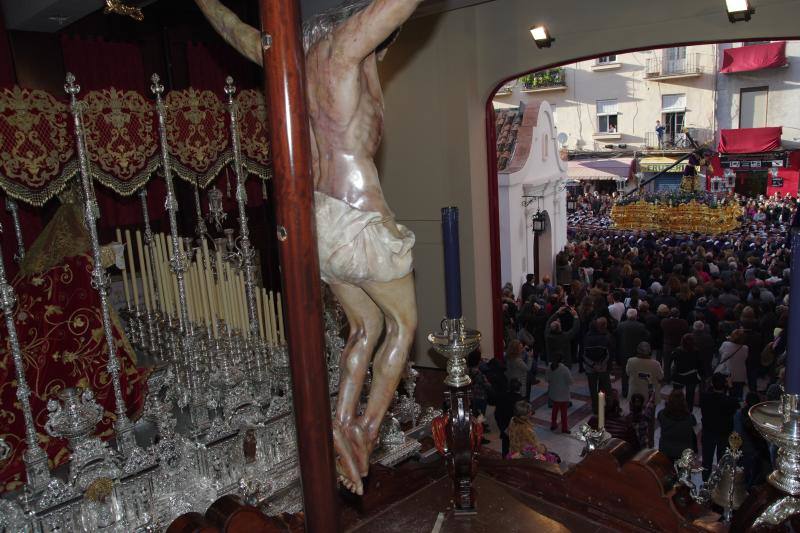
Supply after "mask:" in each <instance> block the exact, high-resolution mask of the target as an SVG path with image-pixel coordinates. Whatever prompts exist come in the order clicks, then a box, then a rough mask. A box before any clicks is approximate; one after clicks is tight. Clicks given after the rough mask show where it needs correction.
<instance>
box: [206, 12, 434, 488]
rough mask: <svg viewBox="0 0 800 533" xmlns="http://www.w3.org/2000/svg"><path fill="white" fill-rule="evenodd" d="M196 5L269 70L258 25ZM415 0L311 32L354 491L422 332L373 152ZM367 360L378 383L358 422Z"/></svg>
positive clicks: (407, 246)
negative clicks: (394, 51)
mask: <svg viewBox="0 0 800 533" xmlns="http://www.w3.org/2000/svg"><path fill="white" fill-rule="evenodd" d="M195 1H196V2H197V5H198V6H199V7H200V9H201V10H202V11H203V13H204V14H205V16H206V18H207V19H208V20H209V22H210V23H211V25H212V26H214V28H215V29H216V30H217V31H218V32H219V33H220V34H221V35H222V37H223V38H224V39H225V40H226V41H227V42H228V43H229V44H231V45H232V46H233V47H234V48H236V49H237V50H238V51H239V52H240V53H242V54H243V55H245V56H246V57H248V58H249V59H251V60H252V61H254V62H256V63H258V64H262V51H261V35H260V32H259V31H258V30H256V29H255V28H252V27H250V26H247V25H246V24H244V23H242V22H241V20H239V19H238V17H236V15H235V14H233V13H232V12H231V11H230V10H228V9H227V8H225V7H224V6H222V5H221V4H220V3H219V1H218V0H195ZM419 2H420V0H372V1H369V0H356V1H355V2H352V1H351V2H348V3H346V4H342V5H340V6H339V7H337V8H335V9H333V10H331V11H328V12H324V13H322V14H320V15H317V16H315V17H313V18H312V19H311V20H310V21H308V22H307V23H305V24H304V25H303V46H304V48H305V52H306V90H307V95H308V110H309V111H308V113H309V120H310V125H311V151H312V159H313V170H314V189H315V192H314V201H315V213H316V220H317V245H318V248H319V259H320V271H321V275H322V279H323V281H325V282H326V283H327V284H328V285H329V286H330V288H331V290H332V291H333V293H334V294H335V295H336V298H337V299H338V300H339V302H340V303H341V304H342V307H343V308H344V311H345V314H346V315H347V319H348V322H349V326H350V336H349V338H348V340H347V344H346V346H345V348H344V351H343V353H342V361H341V365H340V366H341V379H340V385H339V397H338V402H337V406H336V418H335V420H334V423H333V441H334V447H335V448H336V452H337V455H338V457H337V470H338V474H339V481H340V482H341V483H342V485H344V486H345V487H346V488H347V489H349V490H351V491H352V492H355V493H357V494H362V493H363V483H362V478H363V477H365V476H366V475H367V473H368V470H369V457H370V454H371V453H372V450H373V448H374V447H375V444H376V442H377V440H378V432H379V429H380V426H381V422H382V421H383V417H384V415H385V413H386V410H387V409H388V408H389V405H390V403H391V402H392V399H393V396H394V392H395V390H396V389H397V386H398V384H399V382H400V379H401V376H402V374H403V372H404V371H405V368H406V360H407V358H408V353H409V350H410V347H411V343H412V341H413V338H414V332H415V330H416V327H417V307H416V298H415V293H414V275H413V272H412V269H413V265H412V255H411V249H412V247H413V246H414V234H413V233H411V231H409V230H408V229H407V228H406V227H404V226H402V225H401V224H397V223H396V222H395V218H394V214H393V213H392V211H391V209H389V206H388V205H387V204H386V200H385V199H384V197H383V192H382V190H381V184H380V181H379V180H378V170H377V168H376V167H375V163H374V161H373V157H374V156H375V152H376V151H377V149H378V146H379V144H380V141H381V134H382V129H383V93H382V91H381V86H380V80H379V79H378V67H377V62H378V61H380V60H381V59H382V58H383V55H384V54H385V52H386V47H387V46H388V45H389V44H391V42H392V41H393V40H394V38H395V37H396V35H397V32H398V30H399V27H400V25H401V24H402V23H403V22H405V21H406V19H408V17H409V16H411V13H413V11H414V9H415V8H416V7H417V5H418V4H419ZM384 327H385V330H386V334H385V336H384V340H383V343H382V344H381V346H380V347H377V343H378V339H379V337H380V335H381V333H382V332H383V330H384ZM376 347H377V352H376V351H375V350H376ZM373 354H374V359H373ZM321 356H322V354H320V357H321ZM370 360H372V361H373V377H372V386H371V388H370V395H369V400H368V402H367V406H366V409H365V411H364V413H363V415H361V416H359V415H358V413H357V409H358V403H359V399H360V396H361V389H362V387H363V384H364V379H365V377H366V374H367V370H368V367H369V363H370Z"/></svg>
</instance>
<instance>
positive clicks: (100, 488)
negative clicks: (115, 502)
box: [84, 477, 114, 502]
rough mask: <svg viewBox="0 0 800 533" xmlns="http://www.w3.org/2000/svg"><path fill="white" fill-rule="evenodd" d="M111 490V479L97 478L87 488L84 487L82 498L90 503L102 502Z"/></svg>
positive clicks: (109, 494) (112, 486)
mask: <svg viewBox="0 0 800 533" xmlns="http://www.w3.org/2000/svg"><path fill="white" fill-rule="evenodd" d="M113 488H114V482H113V481H112V480H111V479H109V478H107V477H101V478H97V479H95V480H94V481H92V483H91V484H90V485H89V486H88V487H86V492H85V493H84V497H85V498H86V499H87V500H89V501H92V502H102V501H105V499H106V498H108V497H109V496H111V491H112V489H113Z"/></svg>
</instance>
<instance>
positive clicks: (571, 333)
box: [544, 306, 581, 367]
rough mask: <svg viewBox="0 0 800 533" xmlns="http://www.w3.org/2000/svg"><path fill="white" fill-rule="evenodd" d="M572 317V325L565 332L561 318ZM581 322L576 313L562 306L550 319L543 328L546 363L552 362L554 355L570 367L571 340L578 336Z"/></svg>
mask: <svg viewBox="0 0 800 533" xmlns="http://www.w3.org/2000/svg"><path fill="white" fill-rule="evenodd" d="M568 315H572V324H571V326H570V328H569V329H568V330H566V331H563V330H562V327H561V318H565V321H566V317H567V316H568ZM580 327H581V321H580V319H579V318H578V313H577V311H575V310H574V309H572V308H569V307H566V306H562V307H561V308H559V310H558V311H557V312H555V313H554V314H553V316H551V317H550V319H549V320H548V321H547V326H546V327H545V334H544V342H545V346H546V349H547V361H548V362H552V361H554V359H555V356H556V355H559V356H560V358H561V359H560V360H561V362H563V363H564V364H565V365H566V366H568V367H569V366H571V365H572V363H573V361H572V339H574V338H575V335H577V334H578V331H579V330H580Z"/></svg>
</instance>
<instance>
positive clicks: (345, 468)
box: [330, 283, 383, 494]
mask: <svg viewBox="0 0 800 533" xmlns="http://www.w3.org/2000/svg"><path fill="white" fill-rule="evenodd" d="M330 288H331V291H333V294H334V295H336V298H337V299H338V300H339V303H341V304H342V307H343V308H344V312H345V315H347V320H348V323H349V326H350V334H349V337H348V339H347V344H346V345H345V347H344V350H343V351H342V356H341V362H340V376H341V377H340V380H339V395H338V400H337V405H336V420H335V422H334V426H333V431H334V440H333V442H334V445H335V447H336V451H337V453H338V454H339V462H340V468H341V470H342V475H343V476H344V477H346V478H347V479H348V480H349V483H345V486H346V487H347V488H348V489H350V490H352V491H353V492H356V493H358V494H360V493H361V491H362V485H361V477H362V476H364V475H366V472H365V471H364V470H363V469H362V468H360V467H359V464H360V462H358V461H357V458H356V457H354V450H353V449H352V447H351V444H350V440H351V436H350V427H351V426H352V425H353V424H354V422H353V420H354V418H355V417H356V409H357V407H358V403H359V399H360V398H361V388H362V386H363V385H364V378H365V377H366V374H367V367H368V366H369V362H370V360H371V359H372V354H373V352H374V350H375V346H376V345H377V343H378V338H379V337H380V334H381V331H382V330H383V313H382V312H381V310H380V309H379V308H378V306H377V305H375V303H374V302H373V301H372V300H371V299H370V297H369V296H367V294H366V293H365V292H364V291H363V290H362V289H359V288H358V287H355V286H353V285H347V284H343V283H331V284H330Z"/></svg>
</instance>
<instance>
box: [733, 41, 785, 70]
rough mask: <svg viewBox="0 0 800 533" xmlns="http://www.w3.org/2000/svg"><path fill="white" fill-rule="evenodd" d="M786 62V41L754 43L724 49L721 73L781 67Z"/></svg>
mask: <svg viewBox="0 0 800 533" xmlns="http://www.w3.org/2000/svg"><path fill="white" fill-rule="evenodd" d="M785 64H786V41H778V42H775V43H768V44H754V45H752V46H742V47H739V48H728V49H726V50H724V52H723V57H722V68H721V69H719V71H720V72H721V73H723V74H731V73H733V72H747V71H749V70H761V69H762V68H774V67H782V66H784V65H785Z"/></svg>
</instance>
